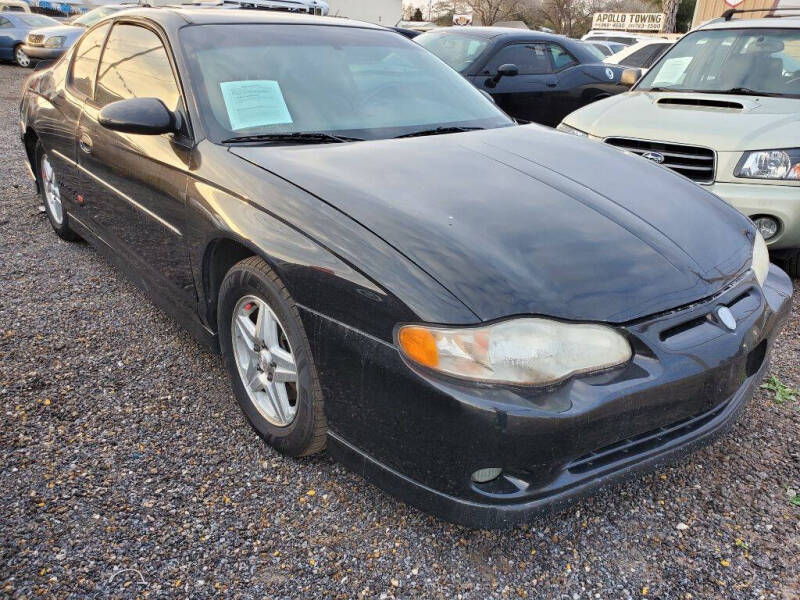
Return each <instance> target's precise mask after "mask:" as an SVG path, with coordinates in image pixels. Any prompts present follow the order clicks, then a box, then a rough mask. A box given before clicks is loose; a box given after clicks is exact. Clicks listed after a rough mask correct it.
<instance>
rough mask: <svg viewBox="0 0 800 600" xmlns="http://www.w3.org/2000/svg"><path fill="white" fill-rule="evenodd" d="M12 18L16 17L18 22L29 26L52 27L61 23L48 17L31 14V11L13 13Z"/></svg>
mask: <svg viewBox="0 0 800 600" xmlns="http://www.w3.org/2000/svg"><path fill="white" fill-rule="evenodd" d="M14 19H16V20H17V22H18V23H22V24H23V25H28V26H29V27H52V26H53V25H61V23H59V22H58V21H56V20H55V19H51V18H50V17H46V16H44V15H33V14H31V13H24V14H21V15H14Z"/></svg>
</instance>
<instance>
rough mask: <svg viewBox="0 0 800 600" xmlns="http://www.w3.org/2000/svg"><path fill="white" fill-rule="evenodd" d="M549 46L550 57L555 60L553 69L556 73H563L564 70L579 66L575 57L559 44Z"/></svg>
mask: <svg viewBox="0 0 800 600" xmlns="http://www.w3.org/2000/svg"><path fill="white" fill-rule="evenodd" d="M547 46H548V48H547V49H548V52H550V56H551V57H552V59H553V68H554V69H555V70H556V71H561V70H562V69H566V68H567V67H571V66H573V65H577V64H578V61H577V60H575V57H574V56H572V54H570V53H569V52H567V51H566V50H564V48H562V47H561V46H559V45H558V44H547Z"/></svg>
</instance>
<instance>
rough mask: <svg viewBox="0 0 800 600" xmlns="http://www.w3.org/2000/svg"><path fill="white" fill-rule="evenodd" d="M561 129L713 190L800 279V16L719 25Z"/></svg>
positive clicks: (684, 42)
mask: <svg viewBox="0 0 800 600" xmlns="http://www.w3.org/2000/svg"><path fill="white" fill-rule="evenodd" d="M727 19H730V14H729V15H728V17H727ZM559 129H560V130H562V131H566V132H569V133H574V134H577V135H581V136H587V137H589V138H592V139H595V140H598V141H602V142H605V143H607V144H611V145H613V146H617V147H619V148H621V149H623V150H627V151H629V152H632V153H635V154H638V155H641V156H643V157H645V158H648V159H650V160H652V161H655V162H657V163H660V164H662V165H663V166H665V167H669V168H671V169H673V170H674V171H676V172H678V173H680V174H681V175H685V176H686V177H688V178H690V179H693V180H694V181H696V182H697V183H699V184H700V185H703V186H707V187H708V189H709V190H710V191H712V192H714V193H715V194H717V195H718V196H720V197H721V198H723V199H724V200H726V201H728V202H729V203H731V204H732V205H734V206H735V207H736V208H738V209H739V210H740V211H742V212H743V213H744V214H746V215H748V216H749V217H750V218H752V219H753V221H754V222H755V223H756V225H757V226H758V228H759V230H760V231H761V233H762V235H763V236H764V239H766V240H767V243H768V244H769V245H770V249H771V250H773V251H779V252H776V254H782V255H784V256H783V257H784V258H787V259H788V261H787V266H788V270H789V271H790V272H791V274H792V275H793V276H800V17H782V18H770V19H741V20H740V19H736V20H726V19H721V20H717V21H712V22H710V23H708V24H706V25H704V26H702V27H700V28H699V29H696V30H694V31H692V32H690V33H688V34H687V35H686V36H685V37H684V38H683V39H681V40H680V41H679V42H678V43H677V44H675V46H673V47H672V48H671V49H670V50H669V51H668V52H667V53H666V54H665V55H664V56H662V57H661V59H660V60H659V62H658V63H656V64H655V65H654V66H653V67H652V68H651V69H650V70H649V71H648V72H647V74H646V75H645V76H644V77H643V78H642V79H641V80H640V81H639V82H638V83H637V84H636V86H635V87H633V88H632V90H631V91H630V92H627V93H624V94H619V95H616V96H612V97H611V98H608V99H605V100H601V101H599V102H595V103H593V104H589V105H588V106H585V107H583V108H581V109H579V110H578V111H576V112H574V113H572V114H570V115H568V116H567V117H566V118H565V119H564V120H563V122H562V123H561V125H559Z"/></svg>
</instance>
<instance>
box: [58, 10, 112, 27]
mask: <svg viewBox="0 0 800 600" xmlns="http://www.w3.org/2000/svg"><path fill="white" fill-rule="evenodd" d="M118 11H119V8H118V7H112V6H102V7H100V8H95V9H94V10H90V11H89V12H87V13H86V14H85V15H83V16H80V17H78V18H77V19H75V20H74V21H72V23H70V24H71V25H82V26H83V27H91V26H92V25H94V24H95V23H97V22H98V21H99V20H100V19H102V18H103V17H107V16H108V15H110V14H111V13H114V12H118Z"/></svg>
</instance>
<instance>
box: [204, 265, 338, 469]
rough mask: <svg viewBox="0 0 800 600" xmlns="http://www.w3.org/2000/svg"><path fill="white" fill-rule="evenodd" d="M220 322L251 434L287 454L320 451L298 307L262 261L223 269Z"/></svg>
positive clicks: (317, 403) (321, 420)
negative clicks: (253, 433)
mask: <svg viewBox="0 0 800 600" xmlns="http://www.w3.org/2000/svg"><path fill="white" fill-rule="evenodd" d="M217 323H218V329H219V342H220V349H221V351H222V357H223V360H224V362H225V367H226V368H227V370H228V374H229V375H230V378H231V384H232V385H233V391H234V393H235V395H236V399H237V401H238V402H239V406H240V407H241V409H242V412H244V414H245V416H246V417H247V419H248V420H249V421H250V424H251V425H252V426H253V428H254V429H255V430H256V432H257V433H258V434H259V435H260V436H261V437H262V438H263V439H264V440H265V441H266V442H267V443H268V444H269V445H270V446H272V447H273V448H275V449H276V450H277V451H278V452H281V453H283V454H286V455H289V456H307V455H309V454H314V453H316V452H319V451H320V450H322V449H323V448H324V447H325V441H326V436H327V429H328V425H327V421H326V420H325V413H324V410H323V400H322V390H321V388H320V385H319V380H318V378H317V371H316V367H315V365H314V361H313V358H312V356H311V349H310V347H309V343H308V339H307V337H306V333H305V330H304V329H303V324H302V322H301V320H300V313H299V312H298V310H297V307H296V306H295V303H294V301H293V300H292V298H291V296H290V295H289V292H288V291H287V289H286V288H285V287H284V285H283V283H282V282H281V280H280V279H279V278H278V276H277V275H276V274H275V273H274V272H273V271H272V269H271V268H270V267H269V265H268V264H267V263H266V262H265V261H264V260H263V259H261V258H260V257H258V256H251V257H250V258H246V259H244V260H242V261H240V262H238V263H237V264H235V265H234V266H233V267H232V268H231V269H230V271H228V273H227V275H225V279H224V280H223V282H222V286H221V287H220V292H219V302H218V306H217Z"/></svg>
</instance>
